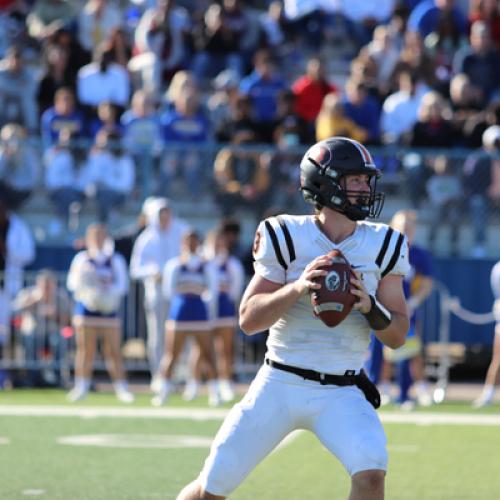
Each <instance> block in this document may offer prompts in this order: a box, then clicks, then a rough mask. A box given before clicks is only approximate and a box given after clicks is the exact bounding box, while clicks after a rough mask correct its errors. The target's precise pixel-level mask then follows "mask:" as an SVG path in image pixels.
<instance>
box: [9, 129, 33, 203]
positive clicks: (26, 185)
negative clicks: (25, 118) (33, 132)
mask: <svg viewBox="0 0 500 500" xmlns="http://www.w3.org/2000/svg"><path fill="white" fill-rule="evenodd" d="M0 141H1V142H0V198H3V200H4V201H5V204H6V205H7V207H8V208H9V209H10V210H17V209H19V208H20V207H21V205H22V204H23V203H24V202H25V201H26V200H27V199H28V198H29V197H30V195H31V193H32V191H33V190H34V189H35V187H36V186H37V184H38V179H39V175H40V164H39V161H38V156H37V155H36V153H35V151H34V149H33V147H32V145H31V144H30V143H29V142H28V141H27V134H26V129H25V128H23V127H21V126H20V125H15V124H8V125H4V126H3V127H2V130H1V131H0Z"/></svg>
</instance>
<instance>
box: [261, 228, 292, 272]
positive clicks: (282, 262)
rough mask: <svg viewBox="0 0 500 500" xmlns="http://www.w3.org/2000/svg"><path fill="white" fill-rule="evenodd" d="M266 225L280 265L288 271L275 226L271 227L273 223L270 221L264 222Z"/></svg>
mask: <svg viewBox="0 0 500 500" xmlns="http://www.w3.org/2000/svg"><path fill="white" fill-rule="evenodd" d="M264 223H265V225H266V229H267V231H268V233H269V236H270V237H271V243H272V244H273V248H274V253H275V254H276V258H277V259H278V262H279V263H280V265H281V267H282V268H283V269H285V271H286V270H287V269H288V266H287V265H286V262H285V259H284V258H283V254H282V253H281V249H280V244H279V242H278V237H277V236H276V232H275V231H274V229H273V226H271V223H270V222H269V221H268V220H266V221H264Z"/></svg>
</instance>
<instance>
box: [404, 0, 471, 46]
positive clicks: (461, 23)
mask: <svg viewBox="0 0 500 500" xmlns="http://www.w3.org/2000/svg"><path fill="white" fill-rule="evenodd" d="M444 16H451V17H452V18H453V20H454V22H455V25H456V28H457V30H458V31H459V32H460V33H461V34H463V35H465V34H466V33H467V19H466V17H465V15H464V13H463V12H462V11H461V10H460V8H459V7H457V6H456V5H455V0H424V1H422V2H420V3H419V4H418V5H417V6H416V7H415V8H414V9H413V11H412V12H411V14H410V17H409V18H408V25H407V30H408V31H417V32H419V33H420V35H421V36H422V38H425V37H426V36H427V35H428V34H429V33H431V32H432V31H437V27H438V25H439V23H440V22H441V21H442V19H443V17H444Z"/></svg>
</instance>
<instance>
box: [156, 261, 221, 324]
mask: <svg viewBox="0 0 500 500" xmlns="http://www.w3.org/2000/svg"><path fill="white" fill-rule="evenodd" d="M163 279H164V282H163V286H164V293H165V295H166V297H167V299H169V300H170V308H169V313H168V318H167V322H166V324H167V327H168V328H169V329H173V330H178V331H187V332H190V331H207V330H211V329H212V323H211V321H210V314H209V307H208V306H207V303H206V302H205V301H204V300H203V298H202V295H203V294H204V293H205V292H207V291H213V288H214V273H213V272H211V270H210V266H209V265H208V264H207V263H206V262H205V261H203V260H202V259H200V258H198V257H193V258H191V259H190V261H189V262H187V263H185V262H181V261H180V258H179V257H176V258H174V259H171V260H170V261H168V262H167V264H166V266H165V272H164V275H163ZM211 289H212V290H211Z"/></svg>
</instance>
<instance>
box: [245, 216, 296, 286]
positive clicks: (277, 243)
mask: <svg viewBox="0 0 500 500" xmlns="http://www.w3.org/2000/svg"><path fill="white" fill-rule="evenodd" d="M277 225H278V222H277V219H276V218H275V217H272V218H270V219H266V220H264V221H262V222H261V223H260V224H259V227H258V228H257V232H256V233H255V240H254V244H253V257H254V259H255V262H254V269H255V273H256V274H258V275H259V276H262V277H263V278H265V279H267V280H269V281H273V282H274V283H281V284H285V283H286V271H287V268H288V264H287V262H286V261H285V258H286V257H289V256H288V255H287V256H286V257H285V256H284V255H283V240H284V235H283V232H282V231H280V229H279V228H278V227H277ZM288 262H289V260H288Z"/></svg>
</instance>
